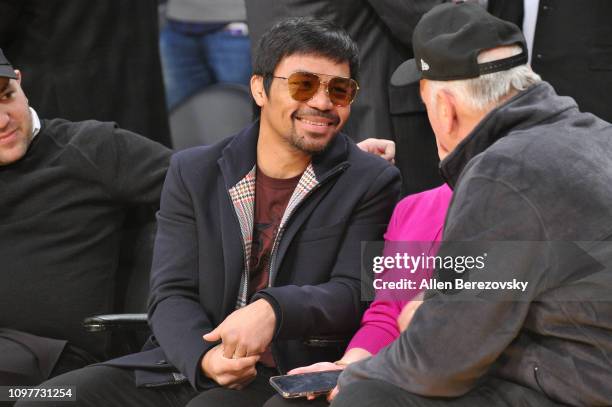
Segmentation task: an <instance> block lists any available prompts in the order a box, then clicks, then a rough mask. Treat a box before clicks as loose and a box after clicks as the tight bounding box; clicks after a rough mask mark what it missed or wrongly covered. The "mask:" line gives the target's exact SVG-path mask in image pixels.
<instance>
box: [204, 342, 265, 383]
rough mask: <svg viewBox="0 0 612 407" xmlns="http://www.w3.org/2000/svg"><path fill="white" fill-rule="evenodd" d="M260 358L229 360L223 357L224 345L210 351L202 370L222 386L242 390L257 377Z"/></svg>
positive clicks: (206, 355)
mask: <svg viewBox="0 0 612 407" xmlns="http://www.w3.org/2000/svg"><path fill="white" fill-rule="evenodd" d="M258 360H259V356H248V357H244V358H240V359H228V358H226V357H224V356H223V345H222V344H219V345H217V346H215V347H214V348H212V349H210V350H209V351H208V352H206V354H205V355H204V357H203V358H202V363H201V368H202V373H204V375H205V376H206V377H208V378H210V379H212V380H214V381H215V382H217V383H218V384H219V385H220V386H223V387H227V388H228V389H236V390H240V389H242V388H244V387H245V386H246V385H248V384H249V383H251V382H252V381H253V379H255V377H256V376H257V370H256V369H255V364H256V363H257V361H258Z"/></svg>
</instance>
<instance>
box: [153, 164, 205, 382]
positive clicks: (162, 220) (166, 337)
mask: <svg viewBox="0 0 612 407" xmlns="http://www.w3.org/2000/svg"><path fill="white" fill-rule="evenodd" d="M157 222H158V228H157V237H156V240H155V250H154V255H153V265H152V268H151V295H150V299H149V323H150V325H151V329H152V330H153V334H154V335H155V337H156V338H157V341H158V342H159V344H160V345H161V347H162V348H163V350H164V353H165V354H166V357H167V359H168V362H170V363H171V364H172V365H173V366H175V367H176V368H177V369H178V370H179V371H180V372H181V373H183V374H184V375H185V376H187V378H188V379H189V382H190V383H191V384H192V386H194V387H198V383H200V384H201V381H198V377H199V374H200V360H201V359H202V356H203V355H204V354H205V353H206V352H207V351H208V350H209V349H210V348H212V347H213V346H214V344H211V343H208V342H205V341H204V340H203V339H202V336H203V335H204V334H206V333H208V332H210V331H211V330H212V329H213V325H212V322H211V321H210V320H209V318H208V317H207V315H206V313H205V312H204V310H203V309H202V306H201V305H200V301H199V296H198V284H199V278H198V268H197V264H198V236H197V230H196V225H195V215H194V209H193V203H192V201H191V197H190V194H189V192H188V190H187V188H186V187H185V185H184V183H183V180H182V176H181V163H180V160H179V157H178V156H174V157H173V158H172V161H171V164H170V168H169V169H168V175H167V177H166V182H165V184H164V188H163V191H162V198H161V203H160V210H159V212H158V215H157Z"/></svg>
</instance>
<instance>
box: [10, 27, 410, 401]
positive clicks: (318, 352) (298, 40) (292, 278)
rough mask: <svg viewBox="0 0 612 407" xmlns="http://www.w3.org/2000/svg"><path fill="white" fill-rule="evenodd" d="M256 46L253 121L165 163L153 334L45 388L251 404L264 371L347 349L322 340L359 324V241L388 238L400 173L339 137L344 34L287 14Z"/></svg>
mask: <svg viewBox="0 0 612 407" xmlns="http://www.w3.org/2000/svg"><path fill="white" fill-rule="evenodd" d="M258 48H259V51H258V52H257V54H256V55H257V56H256V59H255V70H254V75H253V77H252V78H251V90H252V94H253V97H254V99H255V102H256V103H257V105H258V106H259V107H260V108H261V114H260V120H258V121H257V122H255V123H254V124H253V125H251V126H250V127H248V128H247V129H245V130H244V131H242V132H241V133H239V134H237V135H236V136H234V137H231V138H228V139H226V140H225V141H223V142H220V143H218V144H216V145H212V146H207V147H197V148H193V149H189V150H185V151H181V152H178V153H176V154H175V155H174V157H173V159H172V162H171V165H170V168H169V170H168V175H167V178H166V182H165V185H164V189H163V192H162V198H161V204H160V211H159V213H158V234H157V239H156V244H155V250H154V259H153V267H152V271H151V296H150V302H149V304H150V306H149V317H150V318H149V321H150V324H151V327H152V331H153V334H154V336H153V337H151V339H150V340H149V341H148V343H147V344H146V345H145V348H144V349H143V351H142V352H140V353H137V354H133V355H129V356H126V357H123V358H120V359H115V360H113V361H110V362H107V363H106V364H104V365H96V366H90V367H88V368H85V369H81V370H77V371H74V372H72V373H68V374H65V375H62V376H59V377H57V378H55V379H52V380H50V381H48V382H46V383H45V384H44V385H43V386H47V387H48V386H66V385H72V386H76V388H77V393H78V395H77V399H78V401H79V405H101V406H105V407H106V406H125V405H153V406H156V405H160V406H161V405H163V406H167V405H171V406H183V405H186V404H187V403H189V406H197V405H207V406H208V405H224V406H232V405H240V406H244V405H254V406H259V405H262V404H263V403H264V402H265V401H266V400H267V399H268V398H270V397H271V396H273V393H274V390H273V389H272V388H271V387H270V386H269V385H268V379H269V377H270V376H272V375H277V374H279V373H284V372H286V371H288V370H290V369H292V368H295V367H297V366H304V365H307V364H311V363H314V362H317V361H323V360H330V359H331V360H334V358H338V357H339V356H340V355H341V351H342V346H335V347H322V346H321V344H322V343H325V342H326V341H327V339H325V338H328V337H329V336H333V337H336V338H346V339H348V338H350V336H351V335H352V333H353V332H354V331H355V330H356V329H357V328H358V326H359V320H360V316H361V312H362V306H361V302H360V261H361V255H360V248H361V242H362V241H368V240H380V239H381V238H382V234H383V232H384V230H385V227H386V223H387V221H388V219H389V217H390V214H391V211H392V209H393V206H394V204H395V202H396V200H397V198H398V196H399V189H400V177H399V172H398V170H397V169H396V168H395V167H393V166H391V165H390V164H389V163H387V162H386V161H385V160H383V159H381V158H379V157H375V156H374V155H371V154H367V153H365V152H363V151H361V150H360V149H359V148H358V147H357V146H356V145H355V144H354V143H353V142H352V141H351V140H350V139H349V138H348V137H347V136H346V135H344V134H342V133H340V129H341V128H342V126H343V125H344V124H345V122H346V120H347V119H348V117H349V114H350V109H351V102H352V101H353V100H354V98H355V97H356V95H357V91H358V88H359V87H358V85H357V82H356V77H357V70H358V57H357V48H356V46H355V44H354V43H353V41H352V40H351V38H350V37H349V36H348V35H347V34H346V33H345V32H344V31H343V30H341V29H339V28H337V27H336V26H334V25H333V24H331V23H329V22H327V21H323V20H314V19H309V18H296V19H290V20H286V21H282V22H280V23H278V24H277V25H275V26H274V27H272V28H271V29H270V30H269V31H268V32H267V33H266V34H265V35H264V36H263V37H262V39H261V41H260V43H259V46H258ZM321 337H323V338H324V339H323V340H322V339H321ZM314 345H318V346H314ZM236 389H240V390H241V391H235V390H236ZM21 405H25V404H21Z"/></svg>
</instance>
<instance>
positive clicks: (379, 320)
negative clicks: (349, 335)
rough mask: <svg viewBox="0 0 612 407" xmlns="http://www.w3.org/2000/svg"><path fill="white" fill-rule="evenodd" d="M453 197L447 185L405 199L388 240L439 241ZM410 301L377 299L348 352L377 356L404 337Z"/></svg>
mask: <svg viewBox="0 0 612 407" xmlns="http://www.w3.org/2000/svg"><path fill="white" fill-rule="evenodd" d="M451 197H452V190H451V189H450V188H449V187H448V186H447V185H446V184H443V185H442V186H440V187H438V188H434V189H430V190H428V191H425V192H421V193H418V194H414V195H409V196H407V197H405V198H404V199H402V200H401V201H400V202H399V203H398V204H397V206H396V207H395V210H394V211H393V215H392V216H391V220H390V221H389V226H388V227H387V231H386V233H385V240H386V241H419V242H437V241H440V240H441V239H442V227H443V226H444V219H445V217H446V211H447V210H448V205H449V204H450V200H451ZM407 303H408V301H382V300H374V302H372V304H371V305H370V307H369V308H368V310H367V311H366V312H365V313H364V315H363V318H362V319H361V328H359V331H357V333H356V334H355V336H353V339H352V340H351V342H350V343H349V346H348V348H347V351H348V350H349V349H352V348H362V349H365V350H367V351H368V352H370V353H371V354H375V353H377V352H378V351H379V350H380V349H382V348H384V347H385V346H387V345H388V344H390V343H391V342H393V341H394V340H395V339H396V338H397V337H398V336H399V334H400V332H399V328H398V326H397V317H398V316H399V314H400V313H401V311H402V308H403V307H404V305H406V304H407Z"/></svg>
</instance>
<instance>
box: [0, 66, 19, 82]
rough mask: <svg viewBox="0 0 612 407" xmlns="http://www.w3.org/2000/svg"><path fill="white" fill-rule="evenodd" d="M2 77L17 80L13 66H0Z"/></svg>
mask: <svg viewBox="0 0 612 407" xmlns="http://www.w3.org/2000/svg"><path fill="white" fill-rule="evenodd" d="M0 77H4V78H11V79H17V75H15V71H14V70H13V67H12V66H7V65H0Z"/></svg>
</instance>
